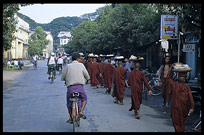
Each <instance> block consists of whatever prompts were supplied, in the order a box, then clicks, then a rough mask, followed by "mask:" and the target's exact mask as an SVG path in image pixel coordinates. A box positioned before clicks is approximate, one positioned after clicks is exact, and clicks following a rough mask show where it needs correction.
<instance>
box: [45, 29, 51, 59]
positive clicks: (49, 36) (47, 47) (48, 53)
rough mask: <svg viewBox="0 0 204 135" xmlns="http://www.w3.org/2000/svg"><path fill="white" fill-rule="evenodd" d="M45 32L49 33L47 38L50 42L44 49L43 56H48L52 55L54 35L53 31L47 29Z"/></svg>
mask: <svg viewBox="0 0 204 135" xmlns="http://www.w3.org/2000/svg"><path fill="white" fill-rule="evenodd" d="M45 33H46V34H47V36H46V39H47V40H48V41H49V42H48V44H47V45H46V48H45V49H43V56H45V58H48V57H49V56H50V55H51V53H52V52H53V36H52V34H51V32H48V31H46V32H45Z"/></svg>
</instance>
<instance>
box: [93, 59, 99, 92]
mask: <svg viewBox="0 0 204 135" xmlns="http://www.w3.org/2000/svg"><path fill="white" fill-rule="evenodd" d="M99 74H100V69H99V63H98V62H96V58H94V59H93V63H92V65H91V76H92V77H91V78H92V80H91V85H92V86H94V88H98V85H99V81H98V77H99Z"/></svg>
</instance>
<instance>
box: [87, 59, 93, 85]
mask: <svg viewBox="0 0 204 135" xmlns="http://www.w3.org/2000/svg"><path fill="white" fill-rule="evenodd" d="M92 63H93V62H92V58H88V62H87V64H86V65H87V68H88V70H87V71H88V73H89V76H90V80H92V78H91V77H92V76H91V65H92ZM90 83H91V82H90Z"/></svg>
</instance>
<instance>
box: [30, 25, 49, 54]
mask: <svg viewBox="0 0 204 135" xmlns="http://www.w3.org/2000/svg"><path fill="white" fill-rule="evenodd" d="M46 36H47V34H46V33H45V32H44V30H43V29H42V27H41V26H38V27H36V29H35V31H34V33H33V34H32V35H31V37H30V39H29V44H30V46H29V48H28V53H29V54H30V55H33V54H38V55H41V54H42V53H43V49H44V48H46V45H47V44H48V43H49V40H47V39H46Z"/></svg>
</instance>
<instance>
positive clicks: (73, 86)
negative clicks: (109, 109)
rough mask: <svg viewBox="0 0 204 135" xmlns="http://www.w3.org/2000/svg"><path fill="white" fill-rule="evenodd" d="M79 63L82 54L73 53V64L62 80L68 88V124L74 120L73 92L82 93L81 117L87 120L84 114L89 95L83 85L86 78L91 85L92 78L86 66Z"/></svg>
mask: <svg viewBox="0 0 204 135" xmlns="http://www.w3.org/2000/svg"><path fill="white" fill-rule="evenodd" d="M79 61H80V54H79V53H76V52H75V53H73V54H72V62H71V63H70V64H67V66H66V68H65V70H64V72H63V74H62V77H61V80H62V81H65V84H66V87H67V108H68V112H69V120H68V121H67V122H69V123H72V122H73V119H72V117H71V113H72V102H71V101H70V100H69V99H70V98H71V95H72V93H73V92H80V93H81V99H80V100H81V102H82V105H81V106H80V105H79V107H81V108H80V112H79V115H80V117H82V118H83V119H86V115H85V114H84V113H83V111H84V108H85V106H86V103H87V95H86V93H85V90H84V88H83V85H84V84H85V80H84V78H86V80H87V81H88V83H90V76H89V74H88V71H87V70H86V68H85V66H84V65H83V64H82V63H80V62H79Z"/></svg>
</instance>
